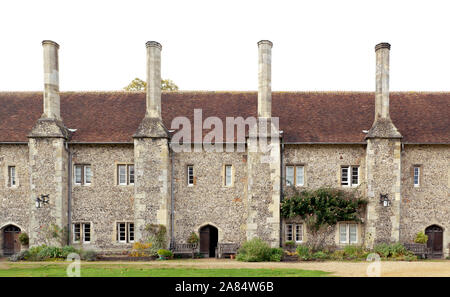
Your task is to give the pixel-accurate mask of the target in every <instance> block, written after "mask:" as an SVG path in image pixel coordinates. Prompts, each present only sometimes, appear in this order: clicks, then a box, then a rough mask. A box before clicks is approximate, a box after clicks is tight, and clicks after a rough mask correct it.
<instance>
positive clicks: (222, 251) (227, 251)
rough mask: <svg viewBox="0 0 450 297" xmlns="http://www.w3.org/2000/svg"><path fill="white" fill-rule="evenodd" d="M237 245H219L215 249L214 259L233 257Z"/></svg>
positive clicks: (237, 247)
mask: <svg viewBox="0 0 450 297" xmlns="http://www.w3.org/2000/svg"><path fill="white" fill-rule="evenodd" d="M238 249H239V245H238V244H237V243H219V244H217V248H216V258H223V257H224V256H225V255H235V254H236V253H237V250H238Z"/></svg>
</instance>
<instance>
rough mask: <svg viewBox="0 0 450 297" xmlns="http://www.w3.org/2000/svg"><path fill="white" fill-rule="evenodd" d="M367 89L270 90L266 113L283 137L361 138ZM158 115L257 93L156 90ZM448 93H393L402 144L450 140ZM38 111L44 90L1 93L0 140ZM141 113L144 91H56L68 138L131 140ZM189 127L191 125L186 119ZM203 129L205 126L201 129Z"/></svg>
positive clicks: (222, 105)
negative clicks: (69, 130) (159, 94)
mask: <svg viewBox="0 0 450 297" xmlns="http://www.w3.org/2000/svg"><path fill="white" fill-rule="evenodd" d="M374 98H375V97H374V93H373V92H273V94H272V114H273V116H274V117H279V118H280V129H281V130H283V131H284V142H290V143H358V142H364V137H365V135H366V134H364V133H363V132H362V130H369V129H370V127H371V126H372V122H373V118H374V103H375V99H374ZM161 101H162V117H163V121H164V124H165V125H166V127H167V128H168V129H171V122H172V119H173V118H174V117H176V116H185V117H187V118H189V119H190V120H191V123H193V114H194V109H197V108H198V109H202V115H203V120H204V119H205V118H207V117H209V116H216V117H219V118H221V119H223V121H224V123H225V117H238V116H241V117H243V118H247V117H249V116H256V112H257V93H256V92H209V91H205V92H202V91H200V92H195V91H180V92H166V93H163V94H162V100H161ZM449 105H450V92H449V93H444V92H393V93H391V94H390V114H391V118H392V121H393V123H394V124H395V126H396V127H397V128H398V129H399V131H400V133H401V134H402V135H403V141H404V142H407V143H450V131H449V127H450V109H449ZM41 114H42V92H0V142H26V141H27V135H28V133H29V132H30V131H31V128H32V127H33V125H34V124H35V122H36V120H37V119H38V118H39V117H40V116H41ZM144 114H145V93H144V92H124V91H123V92H122V91H118V92H62V93H61V116H62V118H63V121H64V123H65V125H66V126H67V127H68V128H72V129H77V131H76V132H75V133H74V134H73V137H72V139H71V142H89V143H98V142H132V136H133V134H134V133H135V132H136V129H137V128H138V126H139V124H140V122H141V120H142V118H143V117H144ZM192 126H193V125H192ZM205 133H207V131H204V134H205Z"/></svg>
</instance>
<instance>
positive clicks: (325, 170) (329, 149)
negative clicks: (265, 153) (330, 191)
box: [281, 144, 366, 246]
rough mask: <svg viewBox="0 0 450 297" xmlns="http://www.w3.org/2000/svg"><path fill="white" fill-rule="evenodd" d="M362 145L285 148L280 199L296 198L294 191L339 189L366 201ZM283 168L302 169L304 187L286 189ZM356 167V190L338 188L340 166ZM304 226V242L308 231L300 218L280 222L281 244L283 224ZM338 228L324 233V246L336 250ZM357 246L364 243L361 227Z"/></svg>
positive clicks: (302, 145)
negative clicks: (296, 167)
mask: <svg viewBox="0 0 450 297" xmlns="http://www.w3.org/2000/svg"><path fill="white" fill-rule="evenodd" d="M365 146H366V145H365V144H351V145H350V144H336V145H321V144H287V145H285V147H284V151H283V169H282V170H283V179H282V183H283V199H287V198H289V197H291V196H292V195H293V194H295V191H299V192H301V191H302V190H313V189H317V188H320V187H333V188H340V189H343V190H346V191H356V192H357V193H358V195H361V196H363V197H365V195H366V183H365V171H366V159H365V158H366V150H365ZM286 165H294V166H295V165H302V166H304V186H295V187H289V186H286ZM347 165H349V166H352V165H353V166H355V165H357V166H359V183H360V186H359V187H342V186H341V166H347ZM292 223H303V228H304V229H303V230H304V231H303V236H304V242H307V241H308V238H310V239H311V238H312V236H313V235H312V234H311V231H310V230H308V228H307V226H306V224H305V223H304V222H303V220H302V219H301V218H300V217H294V218H282V226H281V243H282V245H284V243H285V242H286V229H285V228H286V226H285V225H286V224H292ZM336 228H337V225H336V226H331V227H330V228H329V229H328V230H326V232H324V236H323V237H324V240H323V242H324V245H325V246H339V244H338V242H337V236H338V234H337V229H336ZM358 232H359V234H358V236H359V238H358V239H359V243H364V236H365V228H364V224H362V225H361V226H360V228H359V230H358Z"/></svg>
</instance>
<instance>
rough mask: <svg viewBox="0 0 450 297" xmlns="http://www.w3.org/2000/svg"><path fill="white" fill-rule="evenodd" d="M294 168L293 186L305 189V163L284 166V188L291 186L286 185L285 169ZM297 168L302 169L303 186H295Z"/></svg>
mask: <svg viewBox="0 0 450 297" xmlns="http://www.w3.org/2000/svg"><path fill="white" fill-rule="evenodd" d="M290 166H292V167H294V185H292V186H295V187H306V186H307V184H306V164H305V163H287V164H286V165H285V166H284V186H286V187H291V185H288V184H287V179H286V177H287V174H286V173H287V167H290ZM297 167H303V184H297Z"/></svg>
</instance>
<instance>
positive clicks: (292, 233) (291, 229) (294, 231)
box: [285, 224, 303, 242]
mask: <svg viewBox="0 0 450 297" xmlns="http://www.w3.org/2000/svg"><path fill="white" fill-rule="evenodd" d="M285 231H286V241H295V242H303V224H286V230H285Z"/></svg>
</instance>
